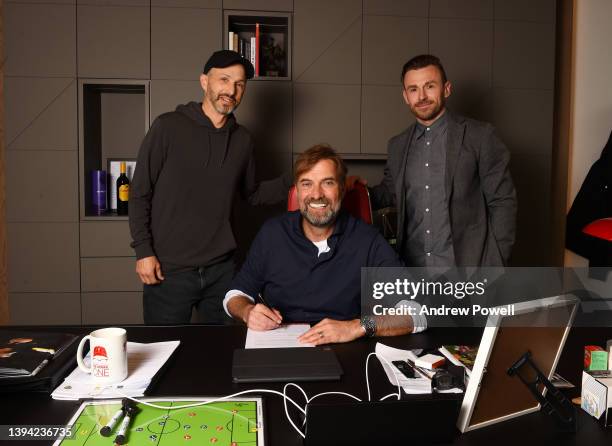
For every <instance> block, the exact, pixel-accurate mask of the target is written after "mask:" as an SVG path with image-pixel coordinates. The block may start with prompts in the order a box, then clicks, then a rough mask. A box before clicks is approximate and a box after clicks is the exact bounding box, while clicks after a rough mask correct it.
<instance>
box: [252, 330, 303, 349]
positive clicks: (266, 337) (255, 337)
mask: <svg viewBox="0 0 612 446" xmlns="http://www.w3.org/2000/svg"><path fill="white" fill-rule="evenodd" d="M308 330H310V325H308V324H286V325H281V326H280V327H278V328H277V329H275V330H266V331H256V330H251V329H249V330H248V331H247V336H246V342H245V344H244V348H285V347H312V344H302V343H300V342H298V340H297V338H298V337H299V336H300V335H301V334H303V333H306V332H307V331H308Z"/></svg>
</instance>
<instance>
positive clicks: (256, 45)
mask: <svg viewBox="0 0 612 446" xmlns="http://www.w3.org/2000/svg"><path fill="white" fill-rule="evenodd" d="M255 76H259V23H256V24H255Z"/></svg>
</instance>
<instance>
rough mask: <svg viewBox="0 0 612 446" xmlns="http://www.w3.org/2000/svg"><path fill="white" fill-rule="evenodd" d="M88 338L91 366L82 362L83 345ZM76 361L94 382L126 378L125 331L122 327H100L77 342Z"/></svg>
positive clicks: (113, 382) (99, 382)
mask: <svg viewBox="0 0 612 446" xmlns="http://www.w3.org/2000/svg"><path fill="white" fill-rule="evenodd" d="M87 340H89V351H90V353H91V366H90V367H87V366H85V363H84V362H83V346H84V345H85V342H86V341H87ZM77 363H78V364H79V368H80V369H81V370H83V371H84V372H85V373H90V374H91V379H92V380H93V382H94V383H96V384H116V383H119V382H121V381H123V380H124V379H125V378H127V375H128V367H127V333H126V331H125V330H124V329H123V328H101V329H100V330H96V331H92V332H91V333H90V334H88V335H87V336H85V337H84V338H83V339H81V342H79V348H78V349H77Z"/></svg>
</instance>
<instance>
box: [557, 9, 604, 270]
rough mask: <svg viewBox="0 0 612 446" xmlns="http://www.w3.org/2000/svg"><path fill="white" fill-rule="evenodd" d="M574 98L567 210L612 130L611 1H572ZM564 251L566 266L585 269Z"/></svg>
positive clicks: (582, 261) (580, 260) (572, 255)
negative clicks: (573, 6) (573, 19)
mask: <svg viewBox="0 0 612 446" xmlns="http://www.w3.org/2000/svg"><path fill="white" fill-rule="evenodd" d="M574 17H575V22H574V23H575V47H574V48H575V51H574V92H573V93H574V94H573V105H574V106H573V110H572V130H573V131H572V136H571V140H570V141H571V143H570V159H569V172H568V175H569V190H568V202H567V208H568V209H569V207H570V206H571V204H572V202H573V201H574V197H575V196H576V194H577V193H578V191H579V190H580V186H581V185H582V182H583V181H584V178H585V177H586V174H587V173H588V171H589V168H590V167H591V165H592V164H593V163H594V162H595V160H597V159H598V158H599V155H600V154H601V150H602V149H603V146H604V144H605V143H606V141H607V139H608V136H609V135H610V131H611V130H612V57H610V42H612V26H611V25H612V23H611V21H612V1H610V0H575V9H574ZM587 264H588V262H587V260H586V259H584V258H582V257H580V256H578V255H576V254H574V253H572V252H569V251H566V256H565V265H566V266H587Z"/></svg>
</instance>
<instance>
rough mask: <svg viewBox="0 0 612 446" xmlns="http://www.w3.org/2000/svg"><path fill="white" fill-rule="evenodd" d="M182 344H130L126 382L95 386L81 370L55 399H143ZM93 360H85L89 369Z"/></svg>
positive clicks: (63, 386) (57, 392)
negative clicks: (163, 367) (173, 353)
mask: <svg viewBox="0 0 612 446" xmlns="http://www.w3.org/2000/svg"><path fill="white" fill-rule="evenodd" d="M179 344H180V341H168V342H155V343H152V344H139V343H137V342H128V343H127V354H128V377H127V378H126V379H125V380H124V381H122V382H120V383H118V384H112V385H95V384H93V382H92V379H91V375H89V374H87V373H85V372H83V371H82V370H81V369H80V368H78V367H77V368H76V369H74V370H73V371H72V373H71V374H70V375H68V377H66V379H64V382H63V383H62V384H60V385H59V386H58V387H57V389H55V390H54V391H53V393H52V394H51V397H52V398H53V399H56V400H79V399H82V398H117V397H120V396H124V395H127V396H133V397H136V396H143V395H144V392H145V390H146V389H147V387H148V386H149V384H151V380H152V379H153V377H154V376H155V374H156V373H157V372H158V371H159V369H161V367H162V366H163V365H164V363H165V362H166V361H167V360H168V358H170V355H172V352H174V350H176V348H177V347H178V345H179ZM89 360H90V357H89V355H88V356H87V357H86V358H85V359H84V361H85V364H86V365H87V364H88V363H89Z"/></svg>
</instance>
